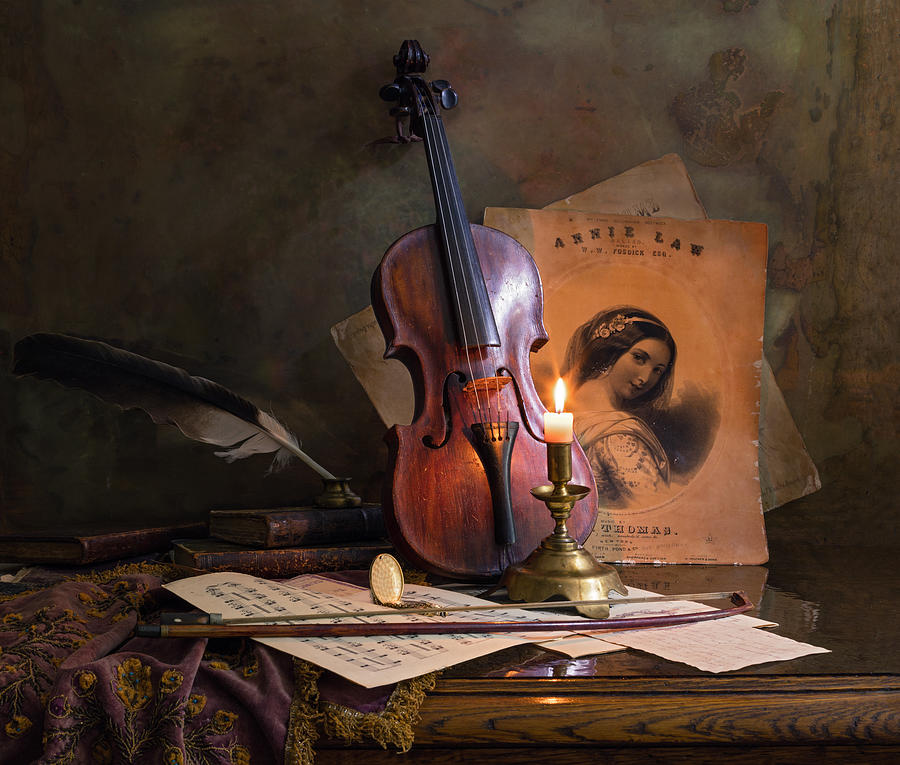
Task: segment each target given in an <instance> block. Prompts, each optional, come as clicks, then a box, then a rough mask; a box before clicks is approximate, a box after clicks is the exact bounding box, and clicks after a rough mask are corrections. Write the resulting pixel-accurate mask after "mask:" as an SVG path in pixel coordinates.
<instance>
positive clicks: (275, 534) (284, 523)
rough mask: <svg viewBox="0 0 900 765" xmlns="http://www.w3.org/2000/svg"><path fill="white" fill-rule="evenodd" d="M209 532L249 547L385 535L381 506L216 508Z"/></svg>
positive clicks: (353, 539)
mask: <svg viewBox="0 0 900 765" xmlns="http://www.w3.org/2000/svg"><path fill="white" fill-rule="evenodd" d="M209 534H210V536H213V537H216V538H218V539H224V540H225V541H227V542H235V543H236V544H241V545H248V546H249V547H305V546H307V545H318V544H327V543H330V542H341V543H343V542H357V541H363V540H373V539H382V538H384V537H385V536H386V535H387V532H386V531H385V528H384V522H383V520H382V517H381V507H380V506H379V505H375V504H364V505H362V506H360V507H341V508H333V509H328V508H321V507H280V508H276V509H273V510H212V511H210V513H209Z"/></svg>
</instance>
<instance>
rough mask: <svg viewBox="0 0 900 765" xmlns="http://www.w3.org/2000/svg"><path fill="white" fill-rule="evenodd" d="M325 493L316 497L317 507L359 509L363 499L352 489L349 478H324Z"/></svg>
mask: <svg viewBox="0 0 900 765" xmlns="http://www.w3.org/2000/svg"><path fill="white" fill-rule="evenodd" d="M322 483H323V484H324V489H325V490H324V491H323V492H322V493H321V494H320V495H319V496H317V497H316V499H315V503H316V507H328V508H336V507H359V506H360V505H361V504H362V499H361V498H360V497H359V495H357V494H354V493H353V491H352V490H351V489H350V479H349V478H323V479H322Z"/></svg>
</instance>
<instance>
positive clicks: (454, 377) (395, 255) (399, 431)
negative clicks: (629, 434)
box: [372, 224, 597, 579]
mask: <svg viewBox="0 0 900 765" xmlns="http://www.w3.org/2000/svg"><path fill="white" fill-rule="evenodd" d="M470 228H471V232H472V238H473V241H474V244H475V250H476V252H477V255H478V260H479V262H480V266H481V271H482V274H483V276H484V282H485V286H486V288H487V293H488V295H489V298H490V305H491V308H492V310H493V316H494V320H495V322H496V326H497V330H498V333H499V336H500V339H501V342H500V345H499V347H492V346H484V347H476V348H474V349H471V348H470V349H468V352H466V351H465V349H463V348H461V346H460V342H459V340H458V338H457V333H456V332H455V331H454V318H453V315H454V302H455V298H454V296H453V290H452V288H451V285H450V284H449V283H448V282H449V279H448V275H447V269H446V265H445V262H444V260H443V259H442V253H441V242H440V238H439V233H438V229H437V227H436V226H426V227H423V228H419V229H416V230H414V231H412V232H410V233H408V234H406V235H405V236H403V237H401V238H400V239H399V240H398V241H397V242H395V243H394V244H393V245H392V246H391V247H390V248H389V249H388V251H387V253H386V254H385V256H384V258H383V260H382V262H381V265H380V266H379V268H378V269H377V271H376V273H375V277H374V279H373V284H372V305H373V308H374V310H375V315H376V317H377V318H378V322H379V325H380V327H381V330H382V332H383V334H384V336H385V341H386V346H387V350H386V353H385V357H386V358H396V359H398V360H400V361H401V362H403V364H404V365H405V366H406V367H407V369H408V370H409V372H410V375H411V376H412V380H413V386H414V389H415V398H416V405H415V414H414V418H413V422H412V423H411V424H410V425H395V426H394V427H393V428H392V429H391V430H390V431H389V432H388V434H387V436H386V441H387V444H388V449H389V455H388V477H387V480H386V482H385V490H384V497H383V511H384V517H385V523H386V526H387V528H388V531H389V533H390V536H391V540H392V541H393V542H394V544H395V545H396V546H397V548H398V549H399V551H400V552H401V553H402V554H403V555H404V556H405V557H406V558H407V559H409V560H410V562H412V563H414V564H415V565H418V566H421V567H423V568H425V569H426V570H429V571H432V572H434V573H438V574H441V575H445V576H450V577H454V578H470V579H471V578H490V577H494V576H496V575H498V574H500V573H502V572H503V570H504V569H505V568H506V567H507V566H508V565H510V564H512V563H518V562H520V561H522V560H523V559H524V558H526V557H527V556H528V555H529V554H530V553H531V552H532V551H534V549H535V548H536V547H537V546H538V545H539V544H540V542H541V540H542V539H544V538H545V537H546V536H547V535H549V534H550V533H551V532H552V531H553V528H554V523H553V520H552V519H551V517H550V514H549V513H548V511H547V508H546V506H545V505H544V503H543V502H540V501H538V500H537V499H535V498H534V497H533V496H532V495H531V493H530V490H531V489H532V488H533V487H535V486H540V485H544V484H547V483H548V479H547V447H546V444H545V443H544V442H543V440H542V432H543V412H544V411H546V410H545V408H544V406H543V404H542V403H541V400H540V398H539V396H538V394H537V391H536V390H535V387H534V383H533V380H532V377H531V365H530V354H531V352H533V351H536V350H537V349H538V348H540V347H541V346H542V345H544V343H546V341H547V333H546V331H545V329H544V326H543V295H542V289H541V280H540V275H539V274H538V271H537V267H536V266H535V264H534V261H533V259H532V258H531V255H530V254H529V253H528V251H527V250H525V248H524V247H522V246H521V245H520V244H519V243H518V242H516V241H515V240H514V239H513V238H512V237H510V236H508V235H506V234H504V233H501V232H499V231H496V230H494V229H490V228H486V227H484V226H479V225H474V224H470ZM473 376H474V377H476V378H477V377H479V376H480V377H494V376H495V377H499V378H506V377H508V378H509V380H510V382H509V384H505V385H503V386H502V389H499V390H496V391H493V392H492V391H491V390H490V387H489V386H488V390H487V392H486V395H489V396H492V397H493V399H494V400H493V402H492V403H491V404H490V406H489V407H488V408H487V410H488V411H489V412H498V413H500V414H499V415H498V419H499V418H503V417H506V418H507V419H508V420H510V421H513V422H518V428H517V433H516V435H515V439H514V442H513V445H512V447H511V454H510V456H509V464H508V475H506V476H505V477H504V476H500V477H499V479H498V478H496V477H494V478H489V471H486V469H485V465H484V459H483V458H482V457H481V456H479V452H478V450H477V448H476V441H477V440H478V434H477V433H476V432H474V431H473V428H472V426H473V424H477V422H476V421H477V420H478V419H479V415H478V412H477V411H475V410H474V409H473V406H472V403H471V395H470V394H467V393H466V392H465V390H464V387H465V384H466V383H467V382H469V381H470V380H471V379H472V377H473ZM498 387H499V386H498ZM503 413H506V414H503ZM572 449H573V454H572V463H573V464H572V476H573V477H572V481H573V482H574V483H577V484H581V485H584V486H588V487H591V488H592V489H593V488H594V479H593V475H592V473H591V469H590V465H589V463H588V461H587V459H586V457H585V456H584V453H583V451H582V450H581V447H580V446H579V444H578V442H577V441H576V442H573V444H572ZM498 480H499V481H500V482H503V481H504V480H505V481H508V486H506V487H498V486H497V485H496V483H497V481H498ZM498 490H503V491H508V494H509V496H508V500H509V504H510V505H511V508H512V523H513V526H514V529H513V533H512V534H511V535H509V534H508V535H507V536H505V537H502V535H499V536H500V537H502V538H499V539H498V529H497V528H496V526H497V522H498V520H497V513H496V511H495V509H494V508H495V505H496V497H495V496H494V494H496V492H497V491H498ZM595 497H596V493H594V494H593V496H591V497H589V498H587V499H586V500H584V501H582V502H578V503H577V504H576V505H575V507H574V509H573V512H572V514H571V516H570V518H569V521H568V529H569V533H570V534H571V535H572V536H573V537H574V538H576V539H577V540H578V541H579V542H583V541H584V540H585V538H586V537H587V535H588V534H589V533H590V531H591V529H592V527H593V524H594V521H595V520H596V515H597V510H596V501H595Z"/></svg>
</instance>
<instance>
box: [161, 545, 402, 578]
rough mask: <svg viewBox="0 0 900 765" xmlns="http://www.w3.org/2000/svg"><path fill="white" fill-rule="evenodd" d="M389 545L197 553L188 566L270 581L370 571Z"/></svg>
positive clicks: (388, 548) (389, 547)
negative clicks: (303, 575) (347, 571)
mask: <svg viewBox="0 0 900 765" xmlns="http://www.w3.org/2000/svg"><path fill="white" fill-rule="evenodd" d="M391 549H392V548H391V546H390V545H389V544H387V543H384V544H373V545H360V546H354V547H330V546H329V547H321V548H317V547H310V548H303V549H293V548H282V549H272V550H228V551H209V552H195V553H192V554H190V555H189V558H190V559H189V560H184V557H182V559H181V560H178V561H177V562H180V563H185V564H187V565H190V566H193V567H194V568H199V569H203V570H205V571H235V572H237V573H241V574H253V575H254V576H260V577H263V578H268V579H280V578H286V577H290V576H297V575H298V574H315V573H319V572H322V571H344V570H352V569H361V568H367V567H368V566H369V564H370V563H371V562H372V560H373V559H374V558H375V556H376V555H379V554H380V553H383V552H389V551H390V550H391Z"/></svg>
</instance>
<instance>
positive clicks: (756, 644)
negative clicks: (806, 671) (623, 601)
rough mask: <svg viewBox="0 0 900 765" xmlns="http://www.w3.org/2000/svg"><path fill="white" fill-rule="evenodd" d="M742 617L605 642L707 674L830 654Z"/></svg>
mask: <svg viewBox="0 0 900 765" xmlns="http://www.w3.org/2000/svg"><path fill="white" fill-rule="evenodd" d="M737 619H738V617H734V618H728V619H717V620H715V621H709V622H698V623H696V624H682V625H677V626H673V627H663V628H658V629H648V630H626V631H622V632H606V633H603V635H602V640H603V642H605V643H606V642H610V643H616V644H618V645H622V646H626V647H628V648H636V649H637V650H639V651H646V652H647V653H652V654H655V655H656V656H661V657H662V658H664V659H669V660H670V661H679V662H682V663H683V664H690V665H691V666H692V667H697V669H702V670H704V671H706V672H728V671H729V670H735V669H742V668H743V667H749V666H751V665H753V664H763V663H765V662H770V661H787V660H789V659H796V658H799V657H800V656H808V655H809V654H814V653H829V651H828V649H827V648H819V647H817V646H814V645H809V644H808V643H800V642H797V641H796V640H791V639H790V638H786V637H782V636H781V635H776V634H774V633H772V632H766V631H765V630H758V629H752V628H750V627H748V626H746V625H743V624H741V623H740V622H738V621H737Z"/></svg>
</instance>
